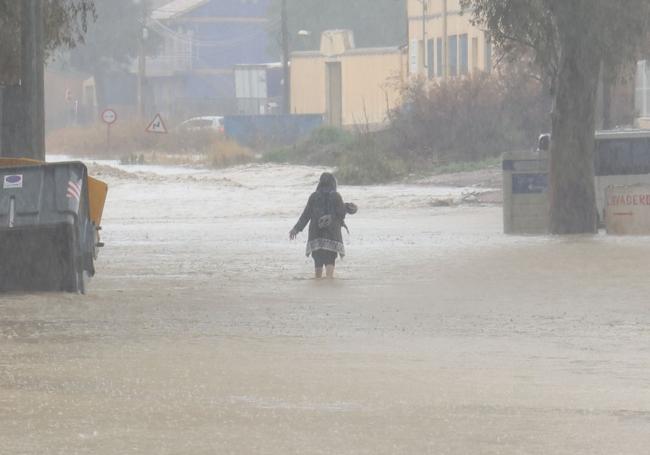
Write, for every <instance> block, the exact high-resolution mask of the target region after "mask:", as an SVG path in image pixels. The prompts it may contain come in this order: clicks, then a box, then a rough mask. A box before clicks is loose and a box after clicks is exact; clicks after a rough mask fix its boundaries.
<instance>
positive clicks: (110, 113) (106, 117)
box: [102, 109, 117, 125]
mask: <svg viewBox="0 0 650 455" xmlns="http://www.w3.org/2000/svg"><path fill="white" fill-rule="evenodd" d="M102 120H103V121H104V123H108V124H109V125H112V124H113V123H115V122H116V121H117V112H115V111H114V110H113V109H106V110H105V111H104V112H102Z"/></svg>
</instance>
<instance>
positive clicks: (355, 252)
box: [0, 166, 650, 455]
mask: <svg viewBox="0 0 650 455" xmlns="http://www.w3.org/2000/svg"><path fill="white" fill-rule="evenodd" d="M101 169H102V170H101V172H103V173H104V177H105V178H106V179H107V180H109V183H110V184H111V193H110V200H109V204H108V206H107V211H106V216H105V228H104V241H105V242H106V244H107V247H106V249H105V251H103V252H102V256H101V258H100V261H99V263H98V264H97V266H98V270H99V274H98V276H97V277H96V279H95V280H94V281H93V282H92V283H91V284H90V286H89V293H88V295H87V296H84V297H79V296H71V295H54V294H46V295H5V296H2V297H0V447H1V448H2V449H1V450H0V453H3V454H4V453H7V454H116V453H120V454H123V453H145V454H181V453H182V454H221V453H232V454H288V453H297V454H311V453H314V454H321V453H322V454H334V453H335V454H384V453H385V454H420V453H422V454H425V453H426V454H428V453H431V454H445V453H447V454H475V453H476V454H479V453H480V454H522V453H525V454H551V453H552V454H608V455H609V454H614V453H616V454H645V453H648V452H647V450H648V449H647V448H648V447H650V311H649V309H650V298H648V296H649V295H650V281H649V280H648V276H649V274H648V267H649V265H648V264H650V261H648V257H650V239H644V238H637V239H615V238H607V237H605V236H598V237H578V238H569V239H553V238H525V237H505V236H503V235H502V234H501V210H500V208H498V207H469V206H462V207H458V208H433V207H431V206H430V201H431V198H432V197H450V198H458V197H459V196H460V195H461V194H462V193H463V192H466V191H475V189H457V188H436V187H430V186H424V185H419V186H416V185H395V186H381V187H361V188H342V189H341V191H342V193H343V195H344V197H345V198H346V199H347V200H351V201H354V202H357V203H358V204H359V205H360V207H361V211H360V213H359V214H358V215H357V216H356V217H354V218H351V219H350V220H349V221H350V222H349V225H350V228H351V235H350V236H349V237H347V238H346V242H347V249H348V256H347V257H346V258H345V260H344V261H343V262H341V263H340V266H339V270H338V272H339V278H338V279H337V280H335V281H334V282H317V281H314V280H311V279H309V278H310V274H311V264H310V261H309V260H308V259H307V258H305V257H304V253H303V252H304V240H305V237H304V235H303V236H302V237H301V238H300V239H299V241H296V242H289V241H288V239H287V238H286V237H287V233H288V231H289V229H290V228H291V226H292V225H293V223H294V222H295V220H296V218H297V216H298V214H299V212H300V210H301V208H302V205H303V204H304V202H305V201H306V199H307V197H308V195H309V192H310V191H311V190H312V188H313V186H314V184H315V181H316V180H317V178H318V174H319V173H320V172H321V171H322V170H321V169H313V168H303V167H277V166H251V167H244V168H237V169H233V170H227V171H218V172H216V171H209V172H208V171H187V170H184V169H170V168H166V169H160V170H157V169H150V168H147V169H141V168H140V169H137V168H136V169H134V168H123V169H121V170H117V168H116V167H113V168H104V167H102V168H101ZM111 169H112V170H113V171H114V172H113V171H112V170H111ZM134 172H136V173H134Z"/></svg>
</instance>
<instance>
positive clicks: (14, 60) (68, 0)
mask: <svg viewBox="0 0 650 455" xmlns="http://www.w3.org/2000/svg"><path fill="white" fill-rule="evenodd" d="M22 4H23V2H22V1H20V2H19V1H16V0H0V84H14V83H16V81H17V79H18V78H19V76H18V73H19V70H20V48H21V40H20V36H21V33H20V30H21V28H20V27H21V22H22V16H21V8H22ZM43 6H44V26H45V49H46V52H47V54H48V55H49V54H51V53H52V52H53V51H54V50H55V49H58V48H60V47H68V48H72V47H74V46H75V44H76V43H78V42H80V41H83V36H84V33H85V32H86V30H87V28H88V24H89V23H90V22H91V21H92V20H94V18H95V7H94V2H93V0H44V2H43Z"/></svg>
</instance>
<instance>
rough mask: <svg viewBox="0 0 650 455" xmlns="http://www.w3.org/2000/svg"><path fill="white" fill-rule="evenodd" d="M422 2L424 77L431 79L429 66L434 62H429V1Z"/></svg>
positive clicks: (423, 0) (422, 0)
mask: <svg viewBox="0 0 650 455" xmlns="http://www.w3.org/2000/svg"><path fill="white" fill-rule="evenodd" d="M420 1H421V2H422V48H423V49H424V52H423V58H422V62H423V66H424V77H425V78H427V79H428V78H429V65H433V62H429V42H428V40H427V13H428V6H429V5H428V4H429V0H420Z"/></svg>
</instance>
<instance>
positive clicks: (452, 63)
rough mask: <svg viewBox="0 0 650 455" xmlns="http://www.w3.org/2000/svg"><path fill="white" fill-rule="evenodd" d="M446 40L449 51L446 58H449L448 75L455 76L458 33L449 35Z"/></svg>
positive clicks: (456, 71)
mask: <svg viewBox="0 0 650 455" xmlns="http://www.w3.org/2000/svg"><path fill="white" fill-rule="evenodd" d="M447 40H448V47H449V51H448V52H447V58H448V59H449V61H448V65H449V75H450V76H457V75H458V35H450V36H449V38H447Z"/></svg>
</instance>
